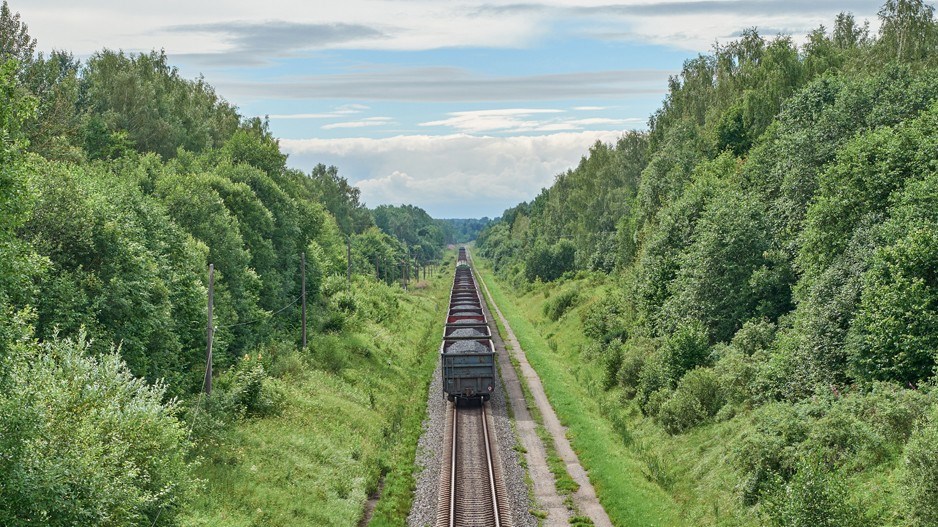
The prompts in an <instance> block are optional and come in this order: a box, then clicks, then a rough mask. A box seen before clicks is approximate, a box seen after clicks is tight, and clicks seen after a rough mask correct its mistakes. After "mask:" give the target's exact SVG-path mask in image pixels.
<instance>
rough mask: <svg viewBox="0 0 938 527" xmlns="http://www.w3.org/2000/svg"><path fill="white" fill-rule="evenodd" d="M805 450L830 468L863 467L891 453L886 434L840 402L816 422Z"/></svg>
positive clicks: (878, 461)
mask: <svg viewBox="0 0 938 527" xmlns="http://www.w3.org/2000/svg"><path fill="white" fill-rule="evenodd" d="M803 449H805V450H807V451H811V452H815V453H816V454H817V455H818V456H819V458H820V459H821V460H822V461H824V462H825V463H827V466H828V468H830V469H833V468H835V467H844V466H847V467H849V468H851V469H860V470H862V469H866V468H869V467H870V466H872V465H875V464H877V463H880V462H882V461H883V460H884V459H885V457H886V455H887V452H886V445H885V440H884V439H883V437H882V436H881V435H880V434H878V433H877V432H876V430H874V429H873V427H871V426H870V425H869V423H866V422H864V421H862V420H861V419H859V418H858V417H857V416H856V415H855V414H854V413H853V412H851V409H850V408H849V407H848V406H847V405H845V404H841V402H840V401H838V402H837V403H835V404H834V405H833V406H832V407H831V408H830V410H828V411H827V413H826V414H825V415H824V416H823V417H821V418H820V419H818V420H817V421H816V422H814V423H813V424H812V426H811V432H810V433H809V435H808V439H807V441H805V443H804V445H803Z"/></svg>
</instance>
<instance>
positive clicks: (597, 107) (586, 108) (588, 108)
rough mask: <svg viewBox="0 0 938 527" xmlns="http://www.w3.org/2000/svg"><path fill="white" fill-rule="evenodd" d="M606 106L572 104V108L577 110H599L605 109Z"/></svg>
mask: <svg viewBox="0 0 938 527" xmlns="http://www.w3.org/2000/svg"><path fill="white" fill-rule="evenodd" d="M606 109H608V106H574V107H573V110H576V111H578V112H598V111H600V110H606Z"/></svg>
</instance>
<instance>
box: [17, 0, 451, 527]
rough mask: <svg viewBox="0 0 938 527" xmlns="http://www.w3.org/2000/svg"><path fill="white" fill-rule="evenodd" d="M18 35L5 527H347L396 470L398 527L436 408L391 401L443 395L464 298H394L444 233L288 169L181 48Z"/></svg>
mask: <svg viewBox="0 0 938 527" xmlns="http://www.w3.org/2000/svg"><path fill="white" fill-rule="evenodd" d="M0 34H2V35H3V38H2V39H0V524H2V525H4V526H10V527H16V526H21V525H37V524H42V525H63V526H64V525H115V526H117V525H121V526H128V525H147V526H152V525H178V524H180V523H185V524H192V525H201V524H206V523H209V524H226V525H237V524H245V525H248V524H263V525H292V524H293V522H294V521H296V520H297V519H300V520H302V521H308V522H311V523H315V524H326V523H329V522H333V523H337V524H343V525H344V524H349V523H354V522H355V521H356V520H357V519H358V518H357V516H358V515H359V514H360V512H361V506H362V504H363V502H364V500H365V497H366V496H367V494H368V493H370V492H372V491H374V490H375V488H376V487H377V485H378V482H379V480H381V479H382V478H386V482H387V483H386V487H385V488H386V491H387V493H388V496H389V500H390V501H389V503H391V504H389V505H382V506H379V509H378V515H377V516H376V517H377V518H381V519H382V520H381V521H382V522H384V524H388V525H400V524H401V523H402V521H403V518H404V516H405V515H406V512H407V511H404V510H402V509H403V508H404V507H405V505H404V504H406V503H408V502H409V499H410V498H409V492H410V486H411V485H412V482H411V480H410V479H408V478H410V473H409V470H410V463H411V462H412V459H413V452H412V450H411V451H410V453H409V454H408V448H411V449H412V445H414V444H416V439H415V437H414V435H415V434H416V433H418V432H419V427H420V417H419V416H420V415H422V412H421V410H420V408H419V403H414V404H405V405H399V404H396V405H390V403H389V402H388V401H392V400H393V401H395V402H398V401H401V400H410V399H414V400H416V401H421V400H423V398H422V397H418V398H412V397H410V391H409V390H411V389H413V387H415V386H420V385H421V383H423V382H425V379H428V378H429V377H428V376H429V371H428V370H427V368H429V367H430V365H432V356H433V354H432V353H431V352H430V351H432V350H431V349H430V348H427V347H426V346H427V342H428V339H429V335H430V333H429V329H428V328H429V320H431V319H432V320H433V321H434V322H435V321H437V320H439V317H440V316H441V313H442V309H443V305H442V303H438V302H437V301H436V298H437V297H438V296H441V295H443V294H444V292H443V291H444V289H445V288H444V287H443V286H442V285H440V286H439V287H436V286H433V287H429V288H428V287H427V286H428V284H427V283H426V282H421V283H418V284H417V285H418V286H419V287H418V289H420V290H419V291H418V292H416V293H413V292H412V293H410V294H405V293H403V292H402V291H401V290H400V289H399V288H398V287H396V286H395V285H394V284H395V283H396V281H398V280H400V279H401V278H402V275H403V273H408V274H409V275H410V277H411V278H415V277H416V276H417V271H418V270H420V266H421V265H424V264H425V263H427V262H429V261H432V260H440V259H441V258H442V256H443V244H444V241H445V239H444V237H445V235H444V228H443V226H442V225H441V224H440V223H438V222H435V221H434V220H432V219H430V218H429V217H428V216H427V215H426V213H425V212H424V211H422V210H420V209H419V208H416V207H411V206H403V207H385V208H382V209H380V210H375V211H372V210H369V209H368V208H366V207H365V206H364V204H362V203H360V201H359V194H358V190H357V189H356V188H354V187H353V186H351V185H350V184H349V183H348V181H347V180H345V179H344V178H343V177H341V176H339V174H338V171H337V169H336V168H335V167H325V166H322V165H320V166H317V167H315V168H314V169H313V170H312V171H311V172H310V173H304V172H302V171H299V170H294V169H288V168H287V167H286V155H285V154H283V153H282V152H281V150H280V147H279V144H278V142H277V140H276V139H275V138H274V137H273V136H272V135H271V133H270V131H269V129H268V126H267V123H266V122H265V121H263V120H261V119H258V118H248V117H245V116H242V115H240V114H239V113H238V110H237V108H235V107H234V106H232V105H231V104H230V103H228V102H227V101H225V100H224V99H223V98H222V97H221V96H219V95H218V94H216V93H215V91H214V89H213V88H212V87H211V86H209V85H208V84H206V83H205V82H204V81H203V80H202V79H196V80H188V79H184V78H182V77H181V76H180V75H179V73H178V71H177V70H176V69H175V68H174V67H172V66H171V65H170V64H168V62H167V58H166V55H165V54H164V53H162V52H151V53H142V54H136V53H124V52H122V51H112V50H102V51H100V52H97V53H95V54H93V55H92V56H90V57H89V58H87V59H86V60H84V61H79V60H76V59H75V58H74V57H73V56H72V55H71V54H69V53H68V52H65V51H56V52H53V53H51V54H50V55H48V56H46V55H43V54H42V53H39V54H37V53H36V52H35V49H36V41H35V40H34V39H32V38H31V37H30V36H29V32H28V28H27V26H26V25H25V24H24V23H23V21H22V20H21V19H20V16H19V15H18V14H16V13H15V12H13V11H12V10H11V9H10V8H9V6H8V5H7V3H6V2H5V1H4V2H3V4H2V9H0ZM392 220H393V221H392ZM347 251H350V253H351V262H349V261H348V259H347ZM304 255H305V261H306V267H305V269H301V261H302V260H301V259H302V257H303V256H304ZM209 264H214V268H215V281H214V293H215V294H214V321H213V322H214V326H215V331H214V340H213V366H214V390H213V392H212V394H211V396H202V395H200V392H201V389H202V385H203V379H204V375H205V371H206V367H205V344H206V342H205V340H206V300H207V286H208V272H207V271H208V265H209ZM349 265H350V268H349ZM303 271H305V273H306V276H307V293H308V294H307V296H308V300H309V308H310V317H309V319H310V320H309V322H310V324H309V329H310V334H311V335H312V336H311V339H310V345H309V346H308V347H307V348H306V349H299V348H300V331H299V328H300V301H299V300H300V288H301V284H300V281H301V276H302V273H303ZM349 272H350V273H351V275H352V280H351V283H349V280H348V279H347V278H346V277H347V273H349ZM405 320H406V321H408V325H406V326H405V325H403V321H405ZM434 337H435V335H434ZM427 357H430V358H427ZM389 395H393V396H391V397H390V398H388V397H389ZM337 422H338V423H342V426H345V425H346V424H349V423H350V422H354V423H357V425H356V426H352V427H351V428H349V429H348V430H344V431H343V430H340V429H338V428H335V423H337ZM309 433H313V434H318V437H319V438H318V439H315V441H323V442H324V443H318V442H311V441H312V440H311V439H310V438H309V437H307V436H306V434H309ZM399 437H405V438H409V439H408V442H407V443H405V444H403V445H400V446H398V445H396V442H395V441H396V439H397V438H399ZM325 441H332V442H334V445H333V447H334V448H335V449H337V450H336V452H335V456H332V457H328V459H326V458H325V457H323V456H324V455H326V454H328V453H329V451H327V449H325V448H323V447H325V446H327V445H326V443H325ZM271 445H276V446H277V451H276V452H272V451H271V450H270V448H271ZM363 445H364V446H363ZM392 445H393V446H392ZM408 445H411V446H408ZM359 448H364V450H357V449H359ZM281 455H283V456H284V457H277V456H281ZM268 456H270V457H277V459H276V460H275V461H271V460H270V459H266V458H267V457H268ZM408 456H409V457H408ZM247 463H250V464H247ZM245 464H247V465H245ZM258 467H259V468H258ZM255 468H256V470H255ZM197 469H198V470H197ZM326 483H328V484H329V485H332V487H320V484H323V485H325V484H326ZM232 490H236V491H237V493H235V494H229V491H232ZM317 493H318V494H317ZM301 495H302V499H303V500H305V501H306V502H307V503H308V504H309V506H303V507H299V506H297V505H296V503H297V502H299V501H301V500H300V498H299V496H301ZM311 496H312V498H311ZM317 506H318V508H317ZM314 509H315V510H314ZM379 523H380V522H379Z"/></svg>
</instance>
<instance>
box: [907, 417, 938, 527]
mask: <svg viewBox="0 0 938 527" xmlns="http://www.w3.org/2000/svg"><path fill="white" fill-rule="evenodd" d="M935 445H938V407H935V408H933V409H932V413H931V418H930V419H928V420H927V421H926V422H923V423H922V424H921V425H920V426H919V427H918V428H917V429H916V430H915V432H914V433H913V434H912V437H911V438H910V439H909V443H908V445H906V448H905V457H904V459H903V465H904V471H903V475H902V479H901V481H900V488H901V489H902V491H903V495H904V498H905V501H906V503H907V504H908V507H909V513H910V516H911V517H912V519H913V521H914V522H915V525H921V526H925V525H936V524H938V449H936V448H935Z"/></svg>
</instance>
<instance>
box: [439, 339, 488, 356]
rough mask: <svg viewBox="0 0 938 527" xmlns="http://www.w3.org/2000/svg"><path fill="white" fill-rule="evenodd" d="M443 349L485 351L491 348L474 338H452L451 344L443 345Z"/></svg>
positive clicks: (446, 351)
mask: <svg viewBox="0 0 938 527" xmlns="http://www.w3.org/2000/svg"><path fill="white" fill-rule="evenodd" d="M443 351H444V352H445V353H487V352H490V351H492V349H491V348H490V347H488V346H486V345H485V344H482V343H481V342H476V341H474V340H454V341H453V343H452V344H449V345H445V346H444V348H443Z"/></svg>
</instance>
